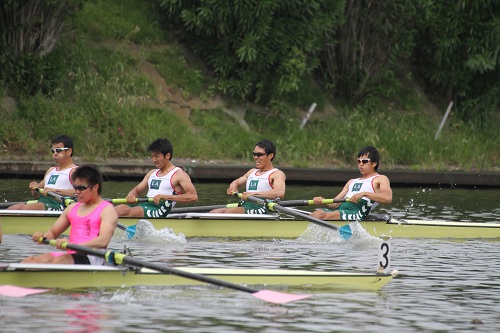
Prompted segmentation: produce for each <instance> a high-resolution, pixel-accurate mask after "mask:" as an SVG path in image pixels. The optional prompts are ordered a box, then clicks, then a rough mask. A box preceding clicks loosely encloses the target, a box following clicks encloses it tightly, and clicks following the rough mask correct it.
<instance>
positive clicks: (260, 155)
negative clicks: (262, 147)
mask: <svg viewBox="0 0 500 333" xmlns="http://www.w3.org/2000/svg"><path fill="white" fill-rule="evenodd" d="M252 154H253V156H257V157H262V156H264V155H267V154H266V153H256V152H252Z"/></svg>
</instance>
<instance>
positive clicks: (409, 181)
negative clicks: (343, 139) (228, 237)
mask: <svg viewBox="0 0 500 333" xmlns="http://www.w3.org/2000/svg"><path fill="white" fill-rule="evenodd" d="M76 163H77V164H83V163H87V162H86V161H83V160H79V159H76ZM174 163H175V164H176V165H178V166H181V167H183V168H184V170H185V171H186V172H187V173H188V174H189V175H190V176H191V179H192V180H193V182H194V183H201V182H213V183H215V182H217V183H226V182H227V183H229V182H231V181H232V180H233V179H235V178H238V177H240V176H241V175H243V174H244V173H245V172H246V171H248V170H249V168H251V166H252V165H251V164H248V165H234V164H223V163H219V162H210V163H207V162H198V161H193V160H192V161H189V160H182V161H178V160H176V161H175V162H174ZM95 164H97V165H99V167H100V169H101V172H102V173H103V175H104V178H105V180H136V181H140V180H142V178H143V177H144V175H145V174H146V173H147V172H148V171H149V170H151V169H152V168H153V166H152V164H151V161H150V160H149V159H144V160H140V159H130V160H128V159H120V160H108V161H106V162H104V163H103V162H99V163H95ZM52 165H53V164H52V162H50V161H0V178H29V179H41V178H43V175H44V174H45V172H46V171H47V169H48V168H49V167H50V166H52ZM280 169H282V170H283V171H284V172H285V174H286V175H287V183H288V184H310V185H343V184H345V182H346V181H347V180H348V179H351V178H355V177H357V176H358V175H359V174H358V172H357V170H356V169H333V168H290V167H283V168H280ZM380 172H381V173H382V174H384V175H386V176H388V177H389V179H390V180H391V185H392V186H395V187H396V186H400V187H410V186H411V187H414V186H417V187H418V186H425V187H437V188H450V187H466V188H499V187H500V172H483V171H477V172H464V171H411V170H380Z"/></svg>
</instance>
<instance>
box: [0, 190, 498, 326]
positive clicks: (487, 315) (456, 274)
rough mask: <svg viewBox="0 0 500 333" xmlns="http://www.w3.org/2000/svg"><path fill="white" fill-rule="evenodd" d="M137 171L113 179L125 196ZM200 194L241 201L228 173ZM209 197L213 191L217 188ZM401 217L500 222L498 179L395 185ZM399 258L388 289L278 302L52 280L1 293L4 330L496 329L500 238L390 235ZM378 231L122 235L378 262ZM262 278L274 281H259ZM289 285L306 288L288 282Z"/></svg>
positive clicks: (173, 248)
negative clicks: (300, 237) (310, 239)
mask: <svg viewBox="0 0 500 333" xmlns="http://www.w3.org/2000/svg"><path fill="white" fill-rule="evenodd" d="M135 184H136V183H135V182H113V183H106V184H105V188H104V193H103V194H104V196H105V197H123V196H125V194H126V193H127V192H128V191H129V190H130V188H132V187H133V186H134V185H135ZM26 186H27V181H26V180H2V182H1V185H0V200H1V201H17V200H26V199H27V198H28V196H29V192H28V191H27V190H25V189H24V187H26ZM196 187H197V189H198V194H199V197H200V202H199V203H197V204H198V205H211V204H220V203H227V202H234V201H235V200H234V199H233V198H231V197H227V196H225V195H223V193H225V189H226V187H227V184H207V185H203V184H196ZM340 190H341V188H340V187H338V188H322V187H303V186H288V188H287V199H310V198H312V197H313V196H314V195H317V194H321V195H322V196H324V197H333V196H334V194H336V193H338V192H339V191H340ZM208 198H210V199H208ZM377 211H378V212H379V213H381V212H386V213H390V214H392V215H393V216H397V217H402V218H404V217H406V218H426V219H428V218H433V219H447V220H453V221H496V222H500V205H499V203H498V190H471V189H467V190H464V189H435V188H432V189H430V188H394V201H393V203H392V204H391V205H386V206H382V207H378V208H377ZM391 242H392V265H391V266H392V268H393V269H398V270H399V272H400V273H401V275H400V276H399V277H398V278H396V279H394V280H392V281H391V282H390V283H389V284H388V285H386V286H385V287H383V288H382V289H381V290H380V291H379V292H376V293H371V292H357V293H353V292H344V293H338V292H331V291H313V297H311V298H308V299H305V300H301V301H298V302H294V303H290V304H287V305H274V304H269V303H265V302H263V301H261V300H259V299H256V298H254V297H252V296H250V295H249V294H246V293H243V292H239V291H233V290H229V289H224V288H218V287H215V286H206V285H200V286H189V287H186V286H179V287H163V288H151V287H147V288H146V287H138V288H128V289H98V290H90V291H87V290H85V291H79V290H77V291H55V292H51V293H46V294H40V295H34V296H29V297H24V298H18V299H16V298H0V322H1V323H2V324H1V326H0V331H1V332H25V331H31V330H35V331H37V332H265V333H271V332H273V333H274V332H276V333H281V332H283V333H284V332H375V331H389V332H396V331H397V332H470V331H475V332H497V331H499V329H500V316H499V315H498V311H497V310H496V306H497V304H498V303H499V302H500V280H499V275H498V272H500V258H499V257H498V256H497V255H496V253H497V251H498V245H499V243H498V240H479V239H474V240H459V241H457V240H443V239H440V240H432V239H393V240H392V241H391ZM379 243H380V240H378V239H373V238H367V239H358V240H350V241H348V242H338V243H334V244H309V243H303V242H298V241H294V240H274V241H257V240H253V241H251V240H248V241H232V242H230V241H215V240H201V239H198V240H190V239H188V240H187V242H184V243H183V242H178V243H176V242H170V243H167V244H159V243H157V242H156V243H147V242H140V241H122V240H114V241H113V243H112V244H111V247H112V248H117V249H120V248H122V247H123V245H125V244H127V245H128V246H129V247H130V248H131V249H132V250H133V251H134V253H135V255H136V256H137V257H138V258H143V259H145V260H152V261H157V262H161V263H164V264H168V265H172V266H177V265H191V266H198V267H226V268H227V267H247V268H250V267H262V268H291V269H312V270H346V271H356V272H374V271H375V266H376V261H377V255H378V250H377V249H378V244H379ZM45 250H47V248H46V247H44V246H39V245H35V244H33V243H32V242H31V241H30V240H29V239H28V238H27V237H26V236H23V235H15V236H14V235H5V236H4V242H3V244H2V245H0V261H2V262H4V261H10V262H12V261H18V260H19V258H22V257H25V256H27V255H29V254H33V253H36V252H41V251H45ZM254 287H256V288H265V286H254ZM273 288H274V289H276V290H280V291H286V292H299V293H300V292H303V290H301V289H288V288H286V286H276V287H273Z"/></svg>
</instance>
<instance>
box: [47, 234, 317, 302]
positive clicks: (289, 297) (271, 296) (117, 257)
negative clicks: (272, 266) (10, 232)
mask: <svg viewBox="0 0 500 333" xmlns="http://www.w3.org/2000/svg"><path fill="white" fill-rule="evenodd" d="M39 242H40V243H48V244H50V245H54V246H55V245H56V244H57V241H56V240H55V239H51V240H47V239H44V238H41V239H40V240H39ZM61 248H62V249H70V250H74V251H78V252H80V253H85V254H90V255H93V256H97V257H102V258H104V259H106V261H108V262H110V263H112V264H115V265H122V264H127V265H131V266H135V267H141V268H149V269H153V270H155V271H158V272H162V273H167V274H171V275H177V276H181V277H184V278H187V279H191V280H197V281H201V282H205V283H210V284H214V285H217V286H221V287H226V288H230V289H234V290H239V291H244V292H246V293H250V294H252V296H254V297H257V298H259V299H261V300H263V301H266V302H271V303H277V304H284V303H288V302H292V301H297V300H300V299H304V298H308V297H310V296H311V295H304V294H302V295H297V294H288V293H282V292H279V291H273V290H257V289H252V288H249V287H246V286H243V285H239V284H235V283H231V282H228V281H223V280H218V279H214V278H211V277H208V276H205V275H201V274H194V273H190V272H185V271H181V270H179V269H175V268H172V267H167V266H164V265H159V264H155V263H152V262H147V261H143V260H139V259H135V258H133V257H130V256H128V255H126V254H124V253H121V252H116V251H106V250H98V249H93V248H90V247H86V246H81V245H77V244H71V243H63V244H62V245H61Z"/></svg>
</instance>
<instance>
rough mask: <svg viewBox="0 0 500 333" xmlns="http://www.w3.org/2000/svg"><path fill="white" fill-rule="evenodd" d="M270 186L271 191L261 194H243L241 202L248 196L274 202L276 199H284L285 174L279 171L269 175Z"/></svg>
mask: <svg viewBox="0 0 500 333" xmlns="http://www.w3.org/2000/svg"><path fill="white" fill-rule="evenodd" d="M270 181H271V184H272V186H273V189H272V190H269V191H262V192H243V200H245V199H246V198H247V197H248V196H249V195H251V196H258V197H260V198H264V199H270V200H274V199H276V198H280V199H283V198H284V197H285V188H286V185H285V181H286V176H285V173H284V172H283V171H281V170H276V171H275V172H273V173H272V174H271V177H270Z"/></svg>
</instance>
